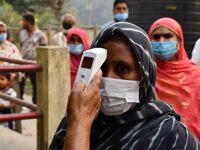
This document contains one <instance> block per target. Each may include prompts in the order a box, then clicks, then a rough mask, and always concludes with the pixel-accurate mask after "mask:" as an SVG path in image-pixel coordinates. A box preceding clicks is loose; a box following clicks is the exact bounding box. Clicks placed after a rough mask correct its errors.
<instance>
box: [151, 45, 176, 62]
mask: <svg viewBox="0 0 200 150" xmlns="http://www.w3.org/2000/svg"><path fill="white" fill-rule="evenodd" d="M151 45H152V50H153V53H154V54H155V55H156V56H157V57H158V58H159V59H160V60H162V61H169V60H170V59H171V58H172V57H174V56H175V55H176V53H177V42H151Z"/></svg>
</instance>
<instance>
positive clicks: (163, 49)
mask: <svg viewBox="0 0 200 150" xmlns="http://www.w3.org/2000/svg"><path fill="white" fill-rule="evenodd" d="M128 12H129V7H128V2H127V1H126V0H115V1H114V4H113V14H114V20H113V21H112V22H109V23H108V24H106V25H104V26H103V27H102V30H101V32H100V33H99V34H98V35H97V37H96V38H95V39H94V40H93V42H92V44H91V46H90V44H89V42H88V39H87V35H86V32H85V31H84V30H83V29H82V28H77V27H74V24H75V20H74V18H73V16H72V15H69V14H65V15H63V16H62V18H61V23H62V31H60V32H58V33H57V34H55V36H54V38H53V41H54V42H53V43H54V45H58V46H64V47H66V50H67V51H68V52H69V53H70V62H69V63H70V71H71V87H72V89H71V94H70V96H69V99H68V105H67V110H66V115H65V116H64V118H63V120H62V121H61V123H60V125H59V127H58V129H57V131H56V133H55V135H54V138H53V140H52V143H51V145H50V146H49V150H62V149H79V148H80V147H81V148H82V149H83V150H88V149H95V150H98V149H120V150H122V149H126V150H127V149H128V150H129V149H130V150H131V149H136V150H138V149H141V150H142V149H144V150H146V149H149V150H155V149H157V150H165V149H166V150H168V149H180V150H196V149H198V148H200V143H199V140H200V116H199V113H200V105H199V100H200V93H199V90H200V69H199V67H198V65H197V64H196V63H194V62H193V61H191V60H190V59H189V58H188V56H187V53H186V50H185V48H184V37H183V31H182V28H181V26H180V24H179V23H178V22H177V21H176V20H174V19H172V18H167V17H165V18H160V19H158V20H156V21H155V22H153V23H152V25H151V27H150V29H149V32H148V34H146V33H145V31H144V30H143V29H141V28H140V27H138V26H136V25H134V24H132V23H129V22H127V19H128ZM22 27H23V30H21V31H20V33H19V41H20V44H21V45H20V46H21V47H20V51H19V50H18V48H17V47H16V46H15V45H14V44H13V43H11V42H9V41H8V40H6V38H7V27H6V25H5V24H4V23H3V22H0V48H1V49H0V56H4V57H10V58H17V59H21V58H23V59H28V60H35V59H36V55H37V54H36V47H37V46H45V45H47V39H46V36H45V34H44V33H43V32H42V31H41V30H39V29H38V28H37V27H36V26H35V19H34V16H33V15H24V16H23V17H22ZM96 47H102V48H105V49H107V52H108V56H107V60H106V62H105V63H104V64H103V66H102V67H101V69H100V70H99V71H98V73H97V74H96V76H95V77H94V79H93V80H92V82H91V83H90V84H89V85H88V86H86V85H84V84H83V83H82V82H81V81H78V82H77V83H74V80H75V77H76V74H77V71H78V67H79V64H80V60H81V57H82V54H83V52H84V51H85V50H88V49H89V48H96ZM195 47H197V46H195ZM20 52H21V54H20ZM193 53H195V52H193ZM194 55H195V54H194ZM192 60H195V58H194V57H193V58H192ZM3 64H4V62H0V65H3ZM2 76H3V75H2ZM0 77H1V76H0ZM6 77H7V76H6ZM26 77H29V78H30V80H31V83H32V85H33V94H32V95H33V99H32V100H33V103H35V104H36V103H37V101H36V100H37V97H36V74H35V73H26V74H25V76H24V78H23V80H22V81H21V82H20V83H19V85H20V97H21V98H22V99H23V94H24V86H25V79H26ZM5 79H7V81H9V80H10V78H5V76H3V77H2V80H5ZM0 81H1V80H0ZM2 83H3V82H2ZM66 84H67V83H66ZM0 85H1V82H0ZM0 87H1V86H0ZM10 88H12V86H10V84H8V86H5V89H6V90H8V89H10ZM0 90H4V89H3V88H1V89H0ZM2 104H3V101H2V100H1V101H0V106H2ZM9 106H10V107H9V108H8V109H9V110H11V109H12V108H13V107H14V106H15V104H9ZM11 106H12V107H11ZM0 113H1V111H0ZM9 113H12V111H10V112H9Z"/></svg>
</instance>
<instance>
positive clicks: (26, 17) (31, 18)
mask: <svg viewBox="0 0 200 150" xmlns="http://www.w3.org/2000/svg"><path fill="white" fill-rule="evenodd" d="M23 19H24V20H26V21H27V22H30V23H31V24H32V25H35V18H34V16H33V15H31V14H27V15H24V16H23Z"/></svg>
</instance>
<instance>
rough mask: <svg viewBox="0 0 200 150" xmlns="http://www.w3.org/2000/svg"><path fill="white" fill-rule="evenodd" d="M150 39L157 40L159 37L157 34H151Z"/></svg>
mask: <svg viewBox="0 0 200 150" xmlns="http://www.w3.org/2000/svg"><path fill="white" fill-rule="evenodd" d="M152 39H154V40H158V39H160V35H159V34H153V35H152Z"/></svg>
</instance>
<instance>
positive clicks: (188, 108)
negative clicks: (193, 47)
mask: <svg viewBox="0 0 200 150" xmlns="http://www.w3.org/2000/svg"><path fill="white" fill-rule="evenodd" d="M149 37H150V40H151V42H152V49H153V53H154V56H155V59H156V64H157V74H156V92H157V98H158V99H160V100H163V101H165V102H167V103H168V104H170V105H172V106H173V107H174V109H175V111H176V112H177V113H178V114H179V115H180V116H181V118H182V122H183V123H184V124H185V125H186V126H187V127H188V129H189V130H190V131H191V132H192V134H193V135H194V136H196V137H197V138H198V139H199V140H200V115H199V114H200V92H199V91H200V69H199V67H198V66H197V65H196V64H195V63H194V62H192V61H191V60H189V59H188V56H187V54H186V51H185V48H184V37H183V31H182V28H181V26H180V24H179V23H178V22H177V21H176V20H174V19H172V18H160V19H158V20H156V21H155V22H154V23H153V24H152V25H151V27H150V30H149Z"/></svg>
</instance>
